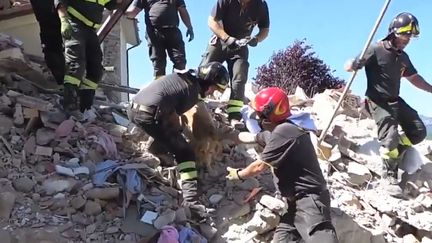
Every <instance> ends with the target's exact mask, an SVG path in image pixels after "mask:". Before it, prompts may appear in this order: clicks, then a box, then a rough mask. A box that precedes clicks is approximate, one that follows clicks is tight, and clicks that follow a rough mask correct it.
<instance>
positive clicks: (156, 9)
mask: <svg viewBox="0 0 432 243" xmlns="http://www.w3.org/2000/svg"><path fill="white" fill-rule="evenodd" d="M132 4H133V6H136V7H138V8H141V9H144V11H145V22H146V24H147V25H149V26H154V27H161V28H164V27H165V28H167V27H177V26H178V25H179V17H178V13H177V9H178V8H180V7H186V4H185V2H184V0H134V2H133V3H132Z"/></svg>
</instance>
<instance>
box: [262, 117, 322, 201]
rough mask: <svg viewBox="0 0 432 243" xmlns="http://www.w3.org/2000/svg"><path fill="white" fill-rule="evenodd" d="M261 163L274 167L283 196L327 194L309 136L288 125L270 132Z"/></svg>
mask: <svg viewBox="0 0 432 243" xmlns="http://www.w3.org/2000/svg"><path fill="white" fill-rule="evenodd" d="M261 159H262V160H263V161H265V162H267V163H269V164H271V165H272V166H274V167H275V174H276V176H277V177H278V179H279V182H278V184H279V189H280V191H281V193H282V195H283V196H287V197H293V196H296V197H302V196H303V195H305V194H309V193H316V194H319V193H320V192H322V191H324V190H327V185H326V181H325V179H324V176H323V174H322V172H321V168H320V166H319V162H318V159H317V156H316V154H315V149H314V146H313V144H312V142H311V140H310V135H309V133H308V132H306V131H304V130H302V129H301V128H299V127H297V126H296V125H294V124H292V123H290V122H285V123H282V124H280V125H278V126H277V127H276V128H275V129H274V130H273V132H272V133H271V137H270V139H269V140H268V141H267V144H266V146H265V148H264V151H263V152H262V153H261Z"/></svg>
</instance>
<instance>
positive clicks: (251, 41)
mask: <svg viewBox="0 0 432 243" xmlns="http://www.w3.org/2000/svg"><path fill="white" fill-rule="evenodd" d="M248 45H250V46H252V47H255V46H257V45H258V38H256V37H252V38H251V39H250V40H249V41H248Z"/></svg>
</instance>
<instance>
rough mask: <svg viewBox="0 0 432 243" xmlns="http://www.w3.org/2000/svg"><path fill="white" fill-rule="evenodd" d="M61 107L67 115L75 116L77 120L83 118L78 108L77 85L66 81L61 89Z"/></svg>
mask: <svg viewBox="0 0 432 243" xmlns="http://www.w3.org/2000/svg"><path fill="white" fill-rule="evenodd" d="M63 109H64V111H65V113H66V115H68V116H73V117H75V118H76V119H77V120H78V121H82V120H83V118H84V117H83V114H82V113H81V112H80V110H79V109H78V87H77V86H75V85H73V84H69V83H66V84H64V90H63Z"/></svg>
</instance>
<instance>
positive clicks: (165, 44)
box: [132, 0, 192, 79]
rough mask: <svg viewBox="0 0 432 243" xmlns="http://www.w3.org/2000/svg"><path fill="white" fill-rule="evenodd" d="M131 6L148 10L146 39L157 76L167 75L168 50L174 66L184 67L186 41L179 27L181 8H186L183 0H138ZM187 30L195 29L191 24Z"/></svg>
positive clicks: (146, 12)
mask: <svg viewBox="0 0 432 243" xmlns="http://www.w3.org/2000/svg"><path fill="white" fill-rule="evenodd" d="M132 5H133V6H135V7H137V8H139V9H144V11H145V23H146V39H147V43H148V48H149V50H148V51H149V57H150V60H151V61H152V63H153V69H154V77H155V79H157V78H159V77H161V76H163V75H165V68H166V65H167V61H166V58H167V53H168V56H169V58H170V59H171V61H172V62H173V64H174V68H175V69H177V70H183V69H185V68H186V52H185V43H184V41H183V38H182V33H181V31H180V29H179V28H178V25H179V17H178V9H179V8H186V4H185V2H184V0H176V1H172V0H145V1H144V0H135V1H134V2H133V3H132ZM185 24H188V23H185ZM189 24H190V23H189ZM188 29H189V30H188V31H192V27H191V26H188Z"/></svg>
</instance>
